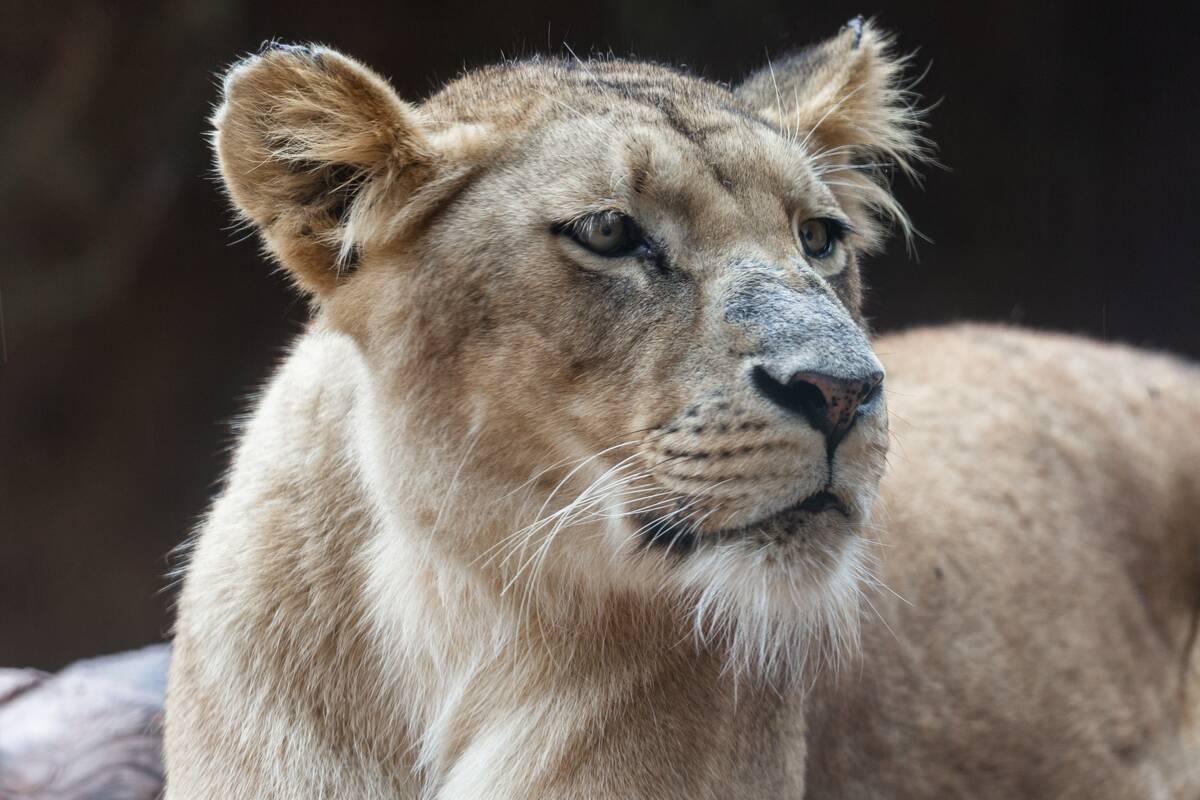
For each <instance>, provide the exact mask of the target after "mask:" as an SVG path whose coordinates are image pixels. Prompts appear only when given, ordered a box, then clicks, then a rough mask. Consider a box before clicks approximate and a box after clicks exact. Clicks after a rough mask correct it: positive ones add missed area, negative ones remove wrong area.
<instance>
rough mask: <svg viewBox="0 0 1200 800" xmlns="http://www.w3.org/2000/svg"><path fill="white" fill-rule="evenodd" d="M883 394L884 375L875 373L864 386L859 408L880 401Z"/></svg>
mask: <svg viewBox="0 0 1200 800" xmlns="http://www.w3.org/2000/svg"><path fill="white" fill-rule="evenodd" d="M882 394H883V373H882V372H873V373H871V375H870V376H869V377H868V378H867V380H866V381H865V382H864V385H863V393H862V401H861V402H860V403H859V404H858V407H859V408H863V407H864V406H869V405H871V404H872V403H874V402H875V401H876V400H878V399H879V397H880V395H882Z"/></svg>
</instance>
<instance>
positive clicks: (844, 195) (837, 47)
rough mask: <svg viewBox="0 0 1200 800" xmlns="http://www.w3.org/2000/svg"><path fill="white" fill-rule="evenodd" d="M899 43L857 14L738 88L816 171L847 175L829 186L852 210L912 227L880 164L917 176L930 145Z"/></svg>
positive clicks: (763, 70) (753, 75) (839, 177)
mask: <svg viewBox="0 0 1200 800" xmlns="http://www.w3.org/2000/svg"><path fill="white" fill-rule="evenodd" d="M893 45H894V40H893V38H892V37H891V36H889V35H888V34H886V33H884V32H882V31H880V30H879V29H878V28H876V27H875V25H874V24H873V23H872V22H871V21H869V20H863V18H862V17H856V18H855V19H853V20H851V21H850V22H848V23H847V24H846V25H845V27H844V28H842V30H841V31H840V32H839V33H838V35H836V36H834V37H833V38H832V39H828V40H826V41H824V42H821V43H819V44H816V45H812V46H810V47H807V48H804V49H803V50H800V51H798V52H796V53H793V54H791V55H789V56H786V57H785V58H783V59H781V60H779V61H775V62H772V63H769V64H768V65H767V66H766V67H763V68H762V69H760V70H758V71H757V72H755V73H754V74H752V75H751V76H750V77H749V78H747V79H746V80H745V81H743V82H742V84H741V85H740V86H738V87H737V88H736V89H735V90H734V92H735V94H736V95H737V96H738V97H739V98H740V99H741V100H743V101H744V102H745V103H746V104H748V105H749V106H750V107H751V108H753V109H754V110H755V111H757V112H758V114H759V115H760V116H762V117H763V118H765V119H767V120H768V121H770V122H772V123H773V124H775V125H776V126H778V127H779V128H780V129H781V130H783V131H784V132H785V133H786V134H788V135H789V136H790V137H792V138H793V139H795V140H796V141H798V142H801V143H803V144H804V147H805V149H806V150H807V152H808V153H809V155H810V156H811V157H812V158H813V160H814V161H815V162H816V169H817V172H818V174H822V173H830V172H838V173H844V174H839V175H838V177H837V181H836V182H837V183H839V184H845V185H844V186H842V187H840V189H839V188H838V187H834V186H832V185H831V190H832V191H834V193H835V194H837V195H839V199H840V200H844V202H845V204H846V205H848V206H850V209H849V210H850V211H851V213H853V211H854V210H855V209H857V210H859V211H872V210H873V211H875V212H877V213H881V214H882V215H883V216H885V217H891V218H893V219H895V220H896V221H897V222H899V223H900V224H901V226H902V227H903V228H904V229H905V232H906V233H907V232H908V230H909V228H908V219H907V217H906V216H905V214H904V211H903V210H902V209H901V208H900V206H899V205H898V204H897V203H896V201H895V199H894V198H893V197H892V195H891V192H890V191H888V189H887V187H886V180H884V178H885V177H886V175H885V173H884V172H882V171H881V170H880V167H881V166H892V167H895V168H897V169H899V170H900V171H902V172H904V173H905V174H907V175H909V176H910V177H915V176H916V168H917V166H919V165H920V164H921V163H923V162H925V161H928V160H930V158H931V155H932V152H931V151H932V143H931V142H930V141H929V140H928V139H926V138H925V137H924V136H922V135H921V128H922V127H924V123H923V121H922V119H921V111H920V110H919V109H918V108H917V107H916V106H915V105H914V104H913V101H914V99H915V98H914V96H913V94H912V93H911V92H909V91H907V90H906V89H905V88H904V85H903V83H902V79H903V76H904V70H905V67H906V66H907V61H908V58H907V57H904V56H897V55H896V54H895V52H894V50H893ZM868 227H870V226H869V225H868ZM875 239H876V241H874V242H868V244H876V243H877V240H878V237H877V236H876V237H875Z"/></svg>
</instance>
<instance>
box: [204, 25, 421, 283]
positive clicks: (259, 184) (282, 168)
mask: <svg viewBox="0 0 1200 800" xmlns="http://www.w3.org/2000/svg"><path fill="white" fill-rule="evenodd" d="M213 126H214V132H213V148H214V151H215V153H216V158H217V167H218V169H219V171H220V174H221V177H222V179H223V181H224V184H225V187H226V189H227V191H228V193H229V196H230V198H231V200H232V201H233V203H234V205H235V206H236V207H237V209H238V211H239V213H240V214H241V216H242V218H243V219H244V220H245V221H246V222H247V223H248V224H249V225H251V226H252V227H254V228H255V229H257V230H258V232H259V234H260V235H261V237H262V239H263V241H264V243H265V245H266V249H267V250H268V252H269V253H270V254H271V255H272V256H273V257H274V258H275V259H276V260H277V261H278V262H279V263H280V264H281V265H282V267H283V268H284V270H285V271H286V272H287V273H288V274H289V276H290V277H291V278H292V279H293V280H294V281H295V283H296V284H297V285H298V286H299V287H300V288H301V289H302V290H304V291H305V292H307V293H309V294H311V295H313V296H315V297H316V298H318V299H319V298H320V297H321V296H323V295H326V294H327V293H329V292H330V291H332V290H333V289H334V288H335V287H336V286H337V284H338V282H339V280H340V278H341V277H342V275H343V274H344V273H345V272H347V271H348V270H349V269H352V268H353V267H354V266H355V261H356V259H357V258H359V257H360V256H361V253H362V252H363V251H364V249H368V248H370V247H371V246H372V245H373V244H375V243H377V242H378V241H379V240H380V239H381V238H382V237H383V236H384V234H385V233H386V231H385V228H386V222H387V220H388V216H387V214H386V213H384V212H385V211H386V210H387V209H395V208H397V207H398V206H399V205H400V204H402V203H403V201H404V200H405V199H406V198H407V197H409V196H410V195H411V194H412V193H413V192H414V191H415V190H416V189H417V188H419V187H420V186H421V185H422V184H423V183H425V182H427V181H428V180H429V178H430V177H431V176H432V175H433V174H434V173H435V172H436V168H437V166H438V156H437V154H436V152H435V148H434V147H433V146H432V144H431V142H430V139H429V137H428V136H427V134H426V131H425V125H424V123H423V120H422V118H421V114H420V112H419V111H418V109H416V108H415V107H414V106H412V105H409V104H408V103H405V102H404V101H403V100H401V99H400V98H399V97H398V96H397V95H396V93H395V91H394V90H393V89H392V88H391V86H389V85H388V83H387V82H386V81H385V80H384V79H383V78H381V77H380V76H378V75H376V74H375V73H374V72H372V71H371V70H369V69H367V68H366V67H364V66H363V65H361V64H359V63H358V62H357V61H354V60H353V59H351V58H348V57H347V56H344V55H341V54H340V53H337V52H335V51H333V50H330V49H329V48H325V47H321V46H316V45H312V46H309V45H282V44H278V43H275V42H268V43H266V44H264V46H263V48H262V49H261V50H260V51H259V53H258V54H256V55H253V56H250V57H249V58H246V59H244V60H243V61H241V62H239V63H237V64H235V65H234V66H233V67H232V68H231V69H230V70H229V72H228V73H227V74H226V76H225V80H224V85H223V96H222V99H221V103H220V105H219V107H218V108H217V110H216V113H215V114H214V115H213Z"/></svg>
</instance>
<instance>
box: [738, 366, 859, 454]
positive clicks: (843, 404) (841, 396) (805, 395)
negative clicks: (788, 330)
mask: <svg viewBox="0 0 1200 800" xmlns="http://www.w3.org/2000/svg"><path fill="white" fill-rule="evenodd" d="M753 379H754V383H755V385H756V386H757V387H758V390H759V391H760V392H761V393H762V394H763V395H765V396H766V397H767V398H768V399H769V400H771V401H772V402H773V403H775V404H776V405H778V406H780V407H782V408H784V409H786V410H788V411H790V412H792V413H793V414H798V415H799V416H802V417H804V418H805V419H806V420H808V424H809V425H812V426H813V427H814V428H816V429H817V430H818V431H820V432H821V433H823V434H825V440H826V442H827V443H828V445H829V447H830V448H833V447H836V446H837V444H838V442H840V441H841V440H842V437H843V436H845V435H846V433H847V431H849V430H850V428H851V427H852V426H853V425H854V421H855V420H856V419H857V418H858V410H859V408H860V407H861V406H862V405H863V404H864V403H866V402H868V401H870V400H872V399H874V397H875V396H876V395H877V393H878V392H877V390H878V389H879V386H880V385H881V384H882V383H883V373H882V372H871V373H869V374H867V375H865V376H862V377H855V378H842V377H836V376H833V375H826V374H824V373H821V372H796V373H794V374H792V376H791V377H790V378H788V381H787V383H780V382H779V381H777V380H775V378H774V377H772V376H771V374H770V373H769V372H767V371H766V370H765V369H763V368H762V367H756V368H755V370H754V374H753Z"/></svg>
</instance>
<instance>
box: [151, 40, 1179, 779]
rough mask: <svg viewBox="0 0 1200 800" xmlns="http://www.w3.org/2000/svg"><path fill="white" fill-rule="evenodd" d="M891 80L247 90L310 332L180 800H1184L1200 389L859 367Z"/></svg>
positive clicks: (266, 211) (1068, 345)
mask: <svg viewBox="0 0 1200 800" xmlns="http://www.w3.org/2000/svg"><path fill="white" fill-rule="evenodd" d="M902 67H903V60H902V59H900V58H898V57H897V56H896V55H895V54H894V51H893V50H892V48H891V46H890V42H889V39H888V38H887V37H886V36H884V35H883V34H882V33H881V32H879V31H878V30H877V29H875V28H874V27H872V26H871V25H870V24H864V23H862V22H861V21H857V20H856V21H855V22H853V23H851V24H850V25H848V26H847V27H846V29H844V30H843V31H842V32H841V33H840V34H838V35H837V36H836V37H834V38H833V39H831V40H829V41H827V42H825V43H823V44H820V45H817V46H815V47H813V48H810V49H809V50H805V51H803V52H801V53H799V54H797V55H795V56H793V57H791V58H788V59H785V60H782V61H780V62H777V63H775V64H774V65H770V66H768V67H767V68H765V69H764V70H763V71H762V72H760V73H758V74H756V75H754V76H752V77H751V78H750V79H749V80H747V81H746V82H745V83H744V84H742V85H741V86H738V87H737V88H735V89H733V90H727V89H725V88H723V87H721V86H717V85H714V84H712V83H708V82H705V81H702V80H699V79H697V78H694V77H691V76H688V75H686V74H683V73H680V72H677V71H674V70H672V69H668V68H665V67H661V66H654V65H649V64H642V63H635V62H627V61H620V60H595V61H586V62H585V61H579V60H563V61H558V60H532V61H521V62H513V63H505V64H502V65H499V66H496V67H492V68H488V69H483V70H479V71H476V72H471V73H468V74H466V75H465V76H463V77H461V78H459V79H458V80H456V81H454V82H452V83H450V84H449V85H448V86H446V87H445V88H444V89H442V90H441V91H440V92H439V93H437V94H435V95H434V96H433V97H431V98H430V99H428V100H427V101H425V102H424V103H422V104H421V105H419V106H414V105H410V104H408V103H405V102H403V101H402V100H400V99H399V98H398V97H397V96H396V95H395V94H394V93H393V91H392V90H391V89H390V88H389V87H388V85H387V84H386V83H385V82H384V81H383V80H382V79H380V78H379V77H378V76H376V75H375V74H373V73H372V72H370V71H368V70H367V69H365V68H364V67H362V66H361V65H359V64H358V63H356V62H354V61H352V60H351V59H349V58H346V57H345V56H342V55H339V54H338V53H336V52H334V51H332V50H328V49H325V48H319V47H293V46H278V45H272V46H269V47H267V48H266V49H265V50H264V51H263V52H261V53H260V54H259V55H257V56H254V57H252V58H249V59H247V60H245V61H243V62H241V63H240V64H238V65H237V66H236V67H234V68H233V69H232V70H231V72H230V73H229V75H228V77H227V78H226V80H225V86H224V99H223V101H222V104H221V106H220V109H219V111H218V112H217V114H216V135H215V148H216V152H217V158H218V163H219V166H220V170H221V174H222V176H223V177H224V180H225V184H226V186H227V188H228V191H229V194H230V197H231V198H232V200H233V202H234V204H235V205H236V206H237V208H238V209H239V211H240V212H241V214H242V215H243V216H244V218H245V220H246V221H247V222H248V223H249V224H252V225H253V226H255V227H256V228H257V229H258V231H259V232H260V233H261V235H262V237H263V240H264V241H265V243H266V246H267V248H268V250H269V251H270V253H271V254H272V255H273V256H274V257H275V259H276V260H278V262H279V263H280V264H281V265H282V267H283V269H284V270H286V272H287V274H288V275H289V276H291V278H292V279H293V280H294V281H295V283H296V284H297V285H298V286H299V287H300V289H301V290H302V291H304V292H305V293H307V294H308V295H310V296H311V297H312V299H313V302H314V306H315V309H316V313H315V318H314V320H313V322H312V324H311V326H310V327H309V328H308V330H307V331H306V332H305V333H304V334H303V335H302V336H301V337H300V338H299V340H298V341H297V343H296V345H295V347H294V348H293V350H292V352H291V354H290V355H289V356H288V358H287V359H286V361H285V363H284V364H283V366H282V367H281V369H280V370H279V372H278V374H277V375H276V376H275V377H274V379H273V380H272V382H271V384H270V386H269V387H268V389H267V390H266V392H265V393H264V395H263V396H262V398H261V399H260V401H259V403H258V405H257V409H256V411H255V412H254V414H253V416H252V417H251V418H250V419H249V421H248V422H247V423H246V425H245V428H244V430H243V432H242V434H241V441H240V445H239V447H238V449H237V453H236V456H235V458H234V462H233V466H232V469H231V471H230V473H229V476H228V481H227V485H226V487H225V489H224V491H223V492H222V493H221V496H220V498H219V499H218V500H217V501H216V503H215V505H214V506H213V508H212V511H211V513H210V514H209V516H208V517H207V519H206V520H205V522H204V524H203V526H202V528H201V530H200V533H199V536H198V537H197V540H196V542H195V549H194V552H193V554H192V555H191V559H190V565H189V566H188V568H187V573H186V579H185V585H184V589H183V592H182V595H181V598H180V601H179V615H178V622H177V625H176V632H175V655H174V662H173V665H172V672H171V679H170V689H169V697H168V705H167V723H166V729H167V733H166V737H167V738H166V758H167V770H168V787H167V797H168V798H171V800H180V799H181V798H201V797H203V798H310V797H311V798H318V797H320V798H356V799H359V800H361V799H362V798H385V797H386V798H397V797H408V798H418V797H421V798H447V799H448V798H519V797H524V798H656V799H661V798H780V797H792V798H799V797H802V796H809V797H929V798H933V797H996V798H1001V797H1004V798H1009V797H1065V796H1078V797H1088V798H1097V797H1113V798H1116V797H1195V796H1196V794H1197V792H1200V758H1198V756H1200V743H1198V742H1197V722H1196V719H1195V711H1196V708H1197V705H1196V699H1195V688H1196V681H1195V668H1194V665H1193V659H1192V658H1191V650H1192V644H1193V641H1194V639H1195V635H1196V623H1197V605H1198V603H1197V601H1198V600H1200V592H1198V588H1200V574H1198V573H1200V537H1198V536H1197V530H1196V527H1197V522H1196V520H1197V518H1198V517H1197V515H1198V513H1200V444H1198V442H1197V435H1196V434H1197V431H1198V430H1200V401H1198V400H1197V397H1198V393H1200V375H1198V374H1197V371H1196V370H1195V369H1193V368H1191V367H1189V366H1186V365H1184V364H1182V363H1179V362H1177V361H1174V360H1172V359H1170V358H1167V357H1162V356H1152V355H1144V354H1138V353H1135V352H1133V351H1130V350H1126V349H1123V348H1119V347H1110V346H1103V345H1098V344H1091V343H1086V342H1082V341H1078V340H1073V339H1069V338H1062V337H1058V336H1052V335H1040V334H1030V333H1018V332H1014V331H1008V330H1002V329H998V328H986V327H959V328H952V329H946V330H931V331H919V332H914V333H910V334H907V335H902V336H896V337H889V338H886V339H882V340H880V341H878V342H876V343H875V348H874V349H873V348H872V344H871V342H870V341H869V339H868V331H867V325H866V322H865V321H864V319H863V317H862V313H861V298H862V283H861V276H860V272H859V259H860V257H861V256H862V255H863V254H866V253H870V252H871V251H873V250H876V249H877V248H878V247H879V245H880V243H881V242H882V239H883V236H884V233H885V227H886V226H885V225H884V222H886V220H887V219H889V218H890V219H891V220H892V221H893V222H894V223H898V224H899V226H900V227H905V225H906V221H905V219H904V215H903V211H902V210H901V209H900V208H899V206H898V205H897V204H896V202H895V200H894V199H893V197H892V195H891V193H890V191H889V189H888V184H887V181H886V177H887V170H888V169H891V168H893V167H894V168H895V169H899V170H901V171H910V170H912V169H913V168H914V167H916V166H917V165H919V163H920V162H921V160H922V159H924V158H925V157H926V155H927V143H926V142H925V140H924V139H923V138H922V137H921V135H920V119H919V115H918V114H917V113H916V112H915V111H914V110H913V108H912V106H911V102H910V97H909V95H908V94H907V93H906V92H905V90H904V88H903V85H902V83H901V71H902ZM967 266H968V267H969V265H967ZM876 350H877V351H878V353H879V354H880V357H877V355H876ZM885 375H886V378H885ZM889 406H890V410H889ZM889 425H890V427H891V432H890V433H889ZM889 443H891V444H893V445H894V446H893V447H891V449H890V456H889ZM889 460H890V462H891V463H890V466H888V465H887V464H886V462H887V461H889ZM885 466H888V468H887V469H886V477H884V476H885ZM873 574H874V576H875V577H872V575H873ZM885 587H886V588H885ZM860 610H865V611H864V614H863V621H862V629H861V636H860V629H859V625H858V621H859V613H860ZM806 791H807V795H806V794H805V793H806Z"/></svg>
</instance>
